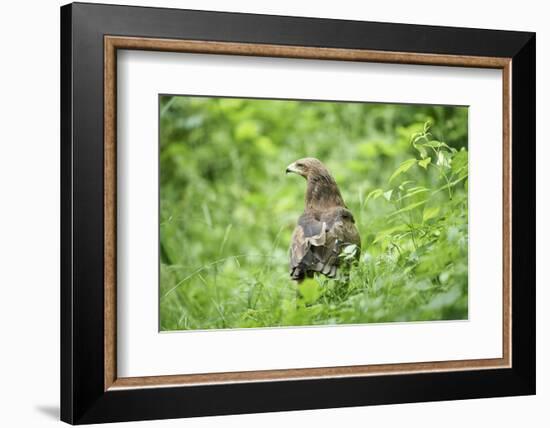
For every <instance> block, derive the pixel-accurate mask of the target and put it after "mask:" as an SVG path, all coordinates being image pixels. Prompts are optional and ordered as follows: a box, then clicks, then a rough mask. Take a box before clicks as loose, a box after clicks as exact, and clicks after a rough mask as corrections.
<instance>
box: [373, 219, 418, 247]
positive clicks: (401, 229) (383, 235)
mask: <svg viewBox="0 0 550 428" xmlns="http://www.w3.org/2000/svg"><path fill="white" fill-rule="evenodd" d="M408 230H409V228H408V227H407V225H406V224H400V225H397V226H394V227H390V228H389V229H385V230H381V231H380V232H378V233H377V234H376V238H375V239H374V241H373V242H372V243H373V244H376V243H377V242H379V241H381V240H382V239H384V238H386V237H387V236H390V235H392V234H394V233H395V232H405V231H408Z"/></svg>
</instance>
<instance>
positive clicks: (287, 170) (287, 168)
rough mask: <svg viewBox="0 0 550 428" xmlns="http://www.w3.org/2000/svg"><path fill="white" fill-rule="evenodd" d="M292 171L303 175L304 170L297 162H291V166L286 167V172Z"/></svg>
mask: <svg viewBox="0 0 550 428" xmlns="http://www.w3.org/2000/svg"><path fill="white" fill-rule="evenodd" d="M290 173H294V174H298V175H302V171H301V170H300V169H299V168H298V167H297V166H296V163H291V164H290V165H289V166H287V167H286V174H290Z"/></svg>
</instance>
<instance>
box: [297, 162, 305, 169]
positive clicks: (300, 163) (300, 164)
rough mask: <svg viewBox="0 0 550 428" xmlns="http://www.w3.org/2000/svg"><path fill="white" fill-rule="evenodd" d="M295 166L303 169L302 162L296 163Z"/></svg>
mask: <svg viewBox="0 0 550 428" xmlns="http://www.w3.org/2000/svg"><path fill="white" fill-rule="evenodd" d="M296 166H297V167H298V168H303V167H304V164H303V163H302V162H298V163H297V164H296Z"/></svg>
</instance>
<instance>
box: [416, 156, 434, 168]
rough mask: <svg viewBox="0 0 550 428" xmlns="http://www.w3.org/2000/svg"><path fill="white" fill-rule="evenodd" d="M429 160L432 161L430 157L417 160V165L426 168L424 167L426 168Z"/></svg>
mask: <svg viewBox="0 0 550 428" xmlns="http://www.w3.org/2000/svg"><path fill="white" fill-rule="evenodd" d="M431 161H432V158H431V157H427V158H426V159H422V160H420V161H418V165H420V166H421V167H422V168H424V169H426V168H428V165H429V164H430V162H431Z"/></svg>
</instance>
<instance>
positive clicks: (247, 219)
mask: <svg viewBox="0 0 550 428" xmlns="http://www.w3.org/2000/svg"><path fill="white" fill-rule="evenodd" d="M160 109H161V132H160V135H161V141H160V162H161V164H160V168H161V176H160V179H161V194H160V197H161V210H160V216H161V224H160V233H161V248H160V250H161V275H160V279H161V281H160V324H161V330H183V329H212V328H246V327H276V326H298V325H327V324H350V323H353V324H356V323H373V322H393V321H421V320H446V319H466V318H467V316H468V306H467V301H468V265H467V263H468V252H467V251H468V207H467V176H468V152H467V138H468V136H467V109H466V108H462V107H441V106H440V107H438V106H412V105H381V104H362V103H328V102H299V101H273V100H271V101H269V100H245V99H217V98H200V97H169V96H163V97H161V101H160ZM305 156H313V157H317V158H319V159H320V160H322V161H323V162H324V163H325V164H326V165H327V166H328V168H329V170H331V172H332V173H333V175H334V177H335V179H336V181H337V183H338V185H339V187H340V189H341V191H342V194H343V196H344V199H345V201H346V203H347V205H348V206H349V208H350V209H351V211H352V212H353V213H354V216H355V219H356V222H357V226H358V229H359V231H360V234H361V237H362V254H361V258H360V260H359V261H358V262H356V263H354V264H353V265H352V266H351V267H350V268H349V272H348V279H347V280H345V281H344V280H329V279H327V278H325V277H322V276H319V277H315V278H314V279H309V280H306V281H304V282H303V283H302V284H301V285H300V286H299V287H297V285H296V283H294V282H293V281H291V280H290V279H289V273H288V245H289V242H290V236H291V233H292V230H293V228H294V226H295V223H296V220H297V218H298V216H299V215H300V213H301V212H302V210H303V198H304V191H305V184H306V183H305V180H303V179H302V178H300V177H297V176H295V175H292V176H285V174H284V172H285V168H286V166H287V165H288V164H289V163H291V162H292V161H294V160H296V159H298V158H301V157H305Z"/></svg>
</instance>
